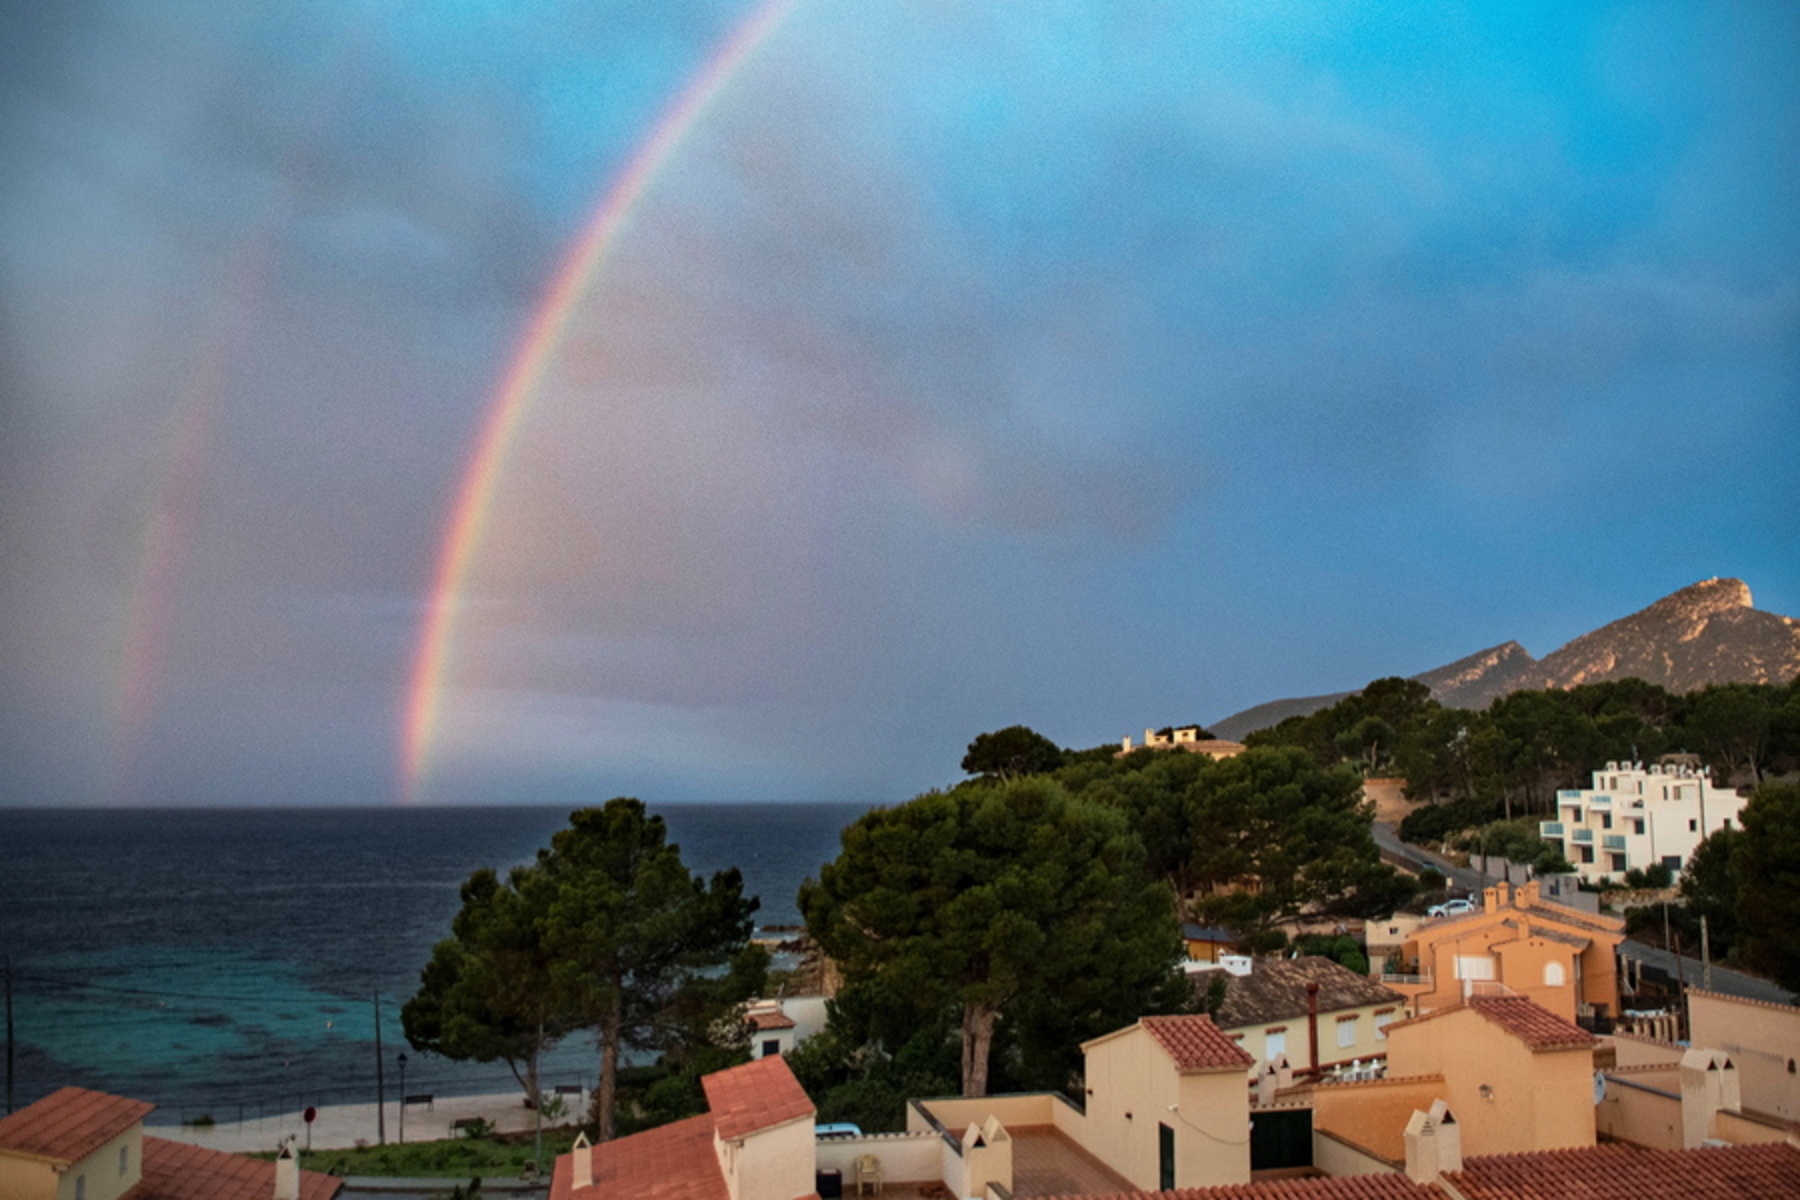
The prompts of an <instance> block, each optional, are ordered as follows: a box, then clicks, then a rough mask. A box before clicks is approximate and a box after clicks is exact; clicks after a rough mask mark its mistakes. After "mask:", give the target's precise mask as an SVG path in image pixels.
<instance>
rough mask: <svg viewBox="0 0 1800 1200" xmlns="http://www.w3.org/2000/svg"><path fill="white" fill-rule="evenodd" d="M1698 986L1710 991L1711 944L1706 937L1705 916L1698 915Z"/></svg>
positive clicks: (1703, 914) (1702, 914)
mask: <svg viewBox="0 0 1800 1200" xmlns="http://www.w3.org/2000/svg"><path fill="white" fill-rule="evenodd" d="M1700 986H1701V987H1703V988H1705V989H1706V990H1707V991H1709V992H1710V991H1712V942H1711V941H1709V940H1708V938H1707V936H1706V914H1705V913H1701V914H1700Z"/></svg>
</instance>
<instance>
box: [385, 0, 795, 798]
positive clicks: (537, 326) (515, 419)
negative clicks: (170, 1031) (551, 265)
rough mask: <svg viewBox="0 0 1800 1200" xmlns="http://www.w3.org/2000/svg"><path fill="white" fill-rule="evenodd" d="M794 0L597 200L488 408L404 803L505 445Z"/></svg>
mask: <svg viewBox="0 0 1800 1200" xmlns="http://www.w3.org/2000/svg"><path fill="white" fill-rule="evenodd" d="M798 2H799V0H768V2H767V3H765V4H763V5H762V6H761V7H760V8H759V9H757V10H756V11H755V12H754V13H752V14H751V16H750V17H749V18H748V19H747V20H746V21H744V22H743V23H742V24H741V25H739V26H738V27H737V28H736V29H735V30H733V31H732V33H731V34H730V35H729V36H728V37H726V39H725V40H724V42H723V43H722V44H721V45H720V46H719V48H718V49H717V50H716V51H715V52H714V53H713V54H712V56H711V57H710V58H709V59H708V60H707V62H706V63H705V65H704V66H703V67H701V69H700V70H699V72H698V73H697V74H696V75H695V76H694V78H693V79H692V80H691V81H690V82H689V83H688V85H687V87H686V88H685V89H683V91H682V92H681V94H680V95H678V96H677V97H676V98H675V100H674V102H673V103H672V104H670V105H669V107H668V108H667V109H666V110H664V112H663V114H662V116H661V118H660V119H659V120H658V121H657V123H656V126H655V128H654V129H653V130H652V131H651V133H650V136H649V137H648V138H647V139H645V141H644V143H643V144H642V145H641V146H640V147H639V148H638V150H637V153H636V154H634V155H633V156H632V157H631V160H630V161H629V162H628V163H627V164H626V167H625V170H624V171H623V172H622V173H621V174H620V175H619V177H618V179H617V181H616V182H615V183H614V184H613V185H612V187H611V188H610V189H609V190H608V191H607V193H606V195H605V196H604V197H603V198H602V199H601V201H600V204H599V206H598V207H597V208H596V209H595V211H594V215H593V216H592V217H591V218H590V219H589V220H588V223H587V225H586V227H585V228H584V229H583V230H582V232H581V235H580V237H578V238H577V239H576V242H575V245H574V248H573V249H572V250H571V251H570V253H569V255H568V257H567V258H565V259H564V261H563V264H562V267H561V268H560V269H559V270H558V271H557V273H556V276H555V278H554V280H553V281H552V283H551V286H550V288H549V291H548V292H547V294H546V295H545V297H544V300H543V303H542V304H540V305H539V306H538V309H537V312H536V315H534V316H533V317H532V319H531V322H530V324H529V325H528V326H527V327H526V331H525V336H524V338H523V340H522V341H521V343H520V345H519V350H518V353H517V354H516V355H515V356H514V357H513V360H512V363H511V365H510V366H509V367H508V368H507V371H506V373H505V375H504V376H502V378H501V383H500V386H499V389H498V390H497V391H496V393H495V395H494V399H493V400H492V401H491V402H490V404H489V406H488V409H487V416H486V418H485V420H484V421H483V422H482V427H481V433H480V435H479V437H478V438H477V439H476V443H475V449H474V453H473V454H472V455H471V457H470V460H469V465H468V467H467V468H466V469H465V471H464V472H463V477H462V486H461V488H460V489H459V490H458V492H457V498H456V503H455V505H454V507H453V508H452V509H451V514H450V520H449V522H448V524H447V525H446V526H445V529H444V535H443V538H442V541H441V542H440V545H439V549H438V559H437V570H436V573H435V574H434V576H433V578H432V584H431V592H430V598H429V600H428V603H427V608H426V612H425V621H424V624H423V627H422V628H421V631H420V635H419V642H418V649H417V653H416V654H415V656H414V658H413V670H412V676H411V679H410V681H409V683H408V686H407V689H406V702H405V714H404V722H403V736H402V749H401V765H400V770H401V778H400V795H401V801H402V803H406V804H416V803H418V802H419V800H420V798H421V796H420V794H421V790H422V788H423V786H424V782H425V776H426V772H427V768H428V766H429V759H430V755H431V750H432V746H433V743H434V741H435V739H436V734H437V731H438V726H439V723H440V720H441V718H442V715H443V692H444V679H445V675H446V673H447V671H448V668H449V664H450V658H451V654H452V652H453V650H454V644H455V635H456V618H457V611H458V608H459V607H460V599H461V596H462V592H463V589H464V586H465V585H466V583H467V580H468V575H469V570H470V567H471V566H472V565H473V563H474V560H475V556H476V553H477V552H478V551H479V550H480V547H481V540H482V532H483V529H484V527H485V525H486V522H487V515H488V511H489V509H490V507H491V505H492V503H493V500H494V496H495V493H496V492H497V490H498V488H499V485H500V478H501V475H502V474H503V473H504V471H505V467H506V459H507V454H508V451H509V450H510V449H511V447H512V443H513V440H514V438H515V436H516V435H517V434H518V431H519V429H520V427H521V425H522V424H523V423H524V419H525V416H526V414H527V413H528V412H529V411H530V408H531V401H532V398H533V396H534V395H535V394H536V392H537V389H538V385H539V384H540V383H541V382H542V381H543V378H544V374H545V372H546V371H547V370H548V369H549V367H550V364H551V363H552V361H553V360H554V357H555V353H556V349H557V347H558V346H559V345H560V344H561V342H562V339H563V336H564V334H565V333H567V331H568V327H569V322H570V320H571V318H572V317H573V316H574V313H575V309H576V307H577V305H578V304H579V303H580V301H581V298H582V296H584V295H585V294H586V293H587V291H588V288H589V287H590V285H591V284H592V283H593V280H594V277H595V275H596V274H597V273H598V272H599V271H600V270H601V268H602V267H604V266H605V265H606V262H607V259H608V257H609V256H610V254H611V252H612V250H613V248H614V247H615V246H616V245H617V244H618V242H619V239H620V237H621V236H623V234H624V233H625V230H626V229H627V227H628V226H629V225H630V222H631V215H632V213H633V211H634V210H635V209H636V207H637V205H638V204H639V202H641V201H642V200H643V198H644V197H645V196H646V195H647V194H648V193H649V191H650V187H651V185H652V184H653V183H654V182H655V181H656V176H657V174H658V172H660V171H661V170H662V168H663V166H664V165H665V164H667V163H668V161H669V159H670V158H671V157H672V156H673V155H674V153H675V150H676V148H677V147H679V146H680V145H681V142H682V140H683V138H685V137H686V136H687V134H688V133H689V132H690V131H691V130H692V129H693V128H694V127H695V126H696V125H697V124H698V122H699V121H700V118H701V117H702V116H704V115H705V113H706V110H707V109H708V107H710V106H711V104H712V102H713V101H714V100H715V99H717V98H718V96H719V94H720V93H721V92H722V91H724V89H725V87H726V85H727V84H728V83H730V82H731V78H732V76H733V75H735V74H736V73H737V71H738V70H739V69H740V68H742V67H743V65H744V64H745V63H746V62H748V61H749V60H750V58H751V57H752V56H753V55H754V54H755V53H756V51H757V50H758V49H759V48H760V47H761V46H762V45H763V44H764V43H765V42H766V41H767V40H768V39H769V36H770V35H771V34H772V33H773V32H774V31H775V29H776V28H777V27H778V26H780V24H781V23H782V21H783V20H784V19H785V18H786V17H787V15H788V13H789V12H791V11H792V10H793V9H794V7H795V6H796V5H797V4H798Z"/></svg>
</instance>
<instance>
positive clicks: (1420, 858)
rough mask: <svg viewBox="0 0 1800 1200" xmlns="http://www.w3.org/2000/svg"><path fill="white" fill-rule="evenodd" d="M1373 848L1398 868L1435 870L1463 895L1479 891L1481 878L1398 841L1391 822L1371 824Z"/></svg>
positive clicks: (1440, 857) (1440, 856)
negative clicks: (1372, 828)
mask: <svg viewBox="0 0 1800 1200" xmlns="http://www.w3.org/2000/svg"><path fill="white" fill-rule="evenodd" d="M1375 845H1376V846H1377V847H1378V848H1379V849H1380V850H1381V852H1382V857H1383V858H1385V859H1387V860H1388V861H1389V862H1394V863H1395V864H1396V865H1399V866H1407V867H1410V868H1411V869H1412V870H1413V871H1414V872H1417V871H1419V870H1422V869H1423V868H1425V867H1436V868H1437V869H1438V870H1439V871H1442V872H1443V874H1444V878H1445V879H1447V880H1449V881H1450V883H1451V884H1452V885H1453V886H1455V887H1459V888H1461V889H1463V890H1464V891H1465V892H1476V893H1478V892H1480V891H1481V887H1482V884H1481V876H1480V875H1479V874H1478V873H1477V872H1475V871H1471V870H1469V869H1468V868H1467V867H1459V866H1457V865H1456V864H1455V863H1453V862H1451V861H1450V860H1449V859H1447V858H1445V857H1443V856H1442V855H1440V854H1433V853H1432V852H1431V851H1429V850H1427V849H1425V848H1424V847H1422V846H1415V845H1413V844H1412V843H1411V842H1403V841H1401V840H1400V833H1399V830H1398V829H1397V828H1396V827H1395V825H1394V823H1393V822H1392V821H1377V822H1375Z"/></svg>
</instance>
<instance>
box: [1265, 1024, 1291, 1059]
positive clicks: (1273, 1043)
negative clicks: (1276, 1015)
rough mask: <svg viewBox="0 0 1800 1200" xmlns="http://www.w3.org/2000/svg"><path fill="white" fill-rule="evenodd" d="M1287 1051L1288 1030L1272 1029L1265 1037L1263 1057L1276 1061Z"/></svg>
mask: <svg viewBox="0 0 1800 1200" xmlns="http://www.w3.org/2000/svg"><path fill="white" fill-rule="evenodd" d="M1286 1053H1287V1030H1286V1029H1276V1030H1272V1031H1271V1032H1270V1033H1269V1034H1268V1035H1266V1036H1265V1037H1264V1038H1263V1057H1264V1058H1266V1059H1268V1060H1269V1061H1270V1062H1274V1061H1275V1060H1276V1059H1278V1058H1280V1057H1281V1056H1282V1055H1283V1054H1286Z"/></svg>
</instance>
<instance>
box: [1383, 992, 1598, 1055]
mask: <svg viewBox="0 0 1800 1200" xmlns="http://www.w3.org/2000/svg"><path fill="white" fill-rule="evenodd" d="M1465 1009H1467V1010H1468V1011H1470V1012H1474V1013H1479V1014H1480V1015H1481V1016H1483V1017H1486V1018H1487V1019H1488V1020H1490V1021H1492V1022H1493V1023H1494V1024H1496V1025H1498V1026H1499V1027H1500V1028H1502V1029H1504V1030H1505V1031H1506V1032H1508V1033H1510V1034H1512V1035H1513V1036H1514V1037H1516V1038H1518V1039H1519V1040H1520V1041H1522V1042H1524V1043H1525V1045H1526V1047H1527V1048H1529V1049H1531V1050H1534V1051H1535V1050H1582V1049H1589V1048H1591V1047H1593V1046H1594V1045H1596V1044H1597V1043H1596V1040H1595V1038H1594V1035H1593V1034H1591V1033H1589V1032H1588V1031H1587V1030H1585V1029H1583V1028H1582V1027H1581V1026H1579V1025H1571V1024H1569V1022H1567V1021H1565V1020H1563V1019H1562V1018H1561V1017H1559V1016H1557V1015H1556V1014H1555V1013H1553V1012H1551V1011H1550V1010H1549V1009H1547V1008H1545V1007H1543V1006H1542V1005H1540V1004H1537V1003H1535V1002H1533V1001H1531V1000H1528V999H1526V998H1525V997H1524V996H1472V997H1470V998H1469V999H1468V1000H1465V1001H1464V1002H1462V1003H1461V1004H1452V1005H1450V1006H1449V1007H1448V1008H1434V1009H1432V1010H1431V1011H1430V1012H1428V1013H1423V1014H1421V1015H1419V1016H1416V1017H1411V1018H1409V1019H1407V1020H1405V1021H1395V1022H1394V1023H1393V1024H1391V1025H1389V1026H1388V1027H1387V1032H1388V1036H1389V1037H1393V1036H1394V1032H1395V1031H1396V1030H1400V1029H1405V1028H1407V1027H1408V1026H1412V1025H1423V1024H1424V1023H1425V1022H1427V1021H1436V1020H1440V1019H1441V1018H1444V1017H1447V1016H1449V1015H1450V1014H1451V1013H1457V1012H1462V1011H1463V1010H1465Z"/></svg>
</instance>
